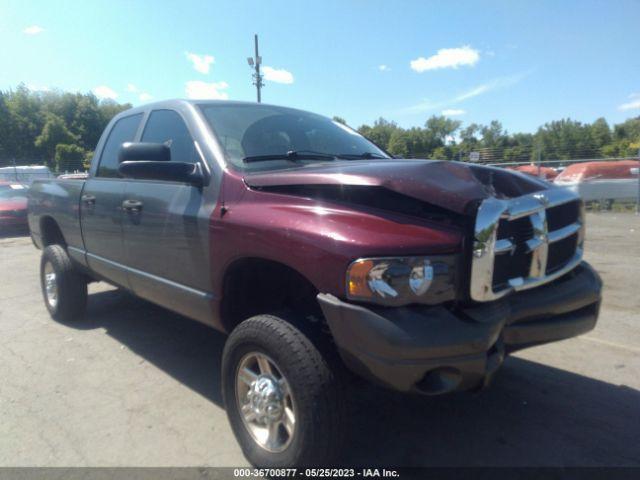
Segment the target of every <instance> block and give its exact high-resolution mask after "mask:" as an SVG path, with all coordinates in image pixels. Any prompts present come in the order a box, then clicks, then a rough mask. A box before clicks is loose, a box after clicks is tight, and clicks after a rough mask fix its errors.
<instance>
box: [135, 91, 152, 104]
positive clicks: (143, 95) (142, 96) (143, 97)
mask: <svg viewBox="0 0 640 480" xmlns="http://www.w3.org/2000/svg"><path fill="white" fill-rule="evenodd" d="M138 98H139V99H140V101H141V102H148V101H149V100H151V99H152V98H153V95H149V94H148V93H147V92H142V93H141V94H140V95H138Z"/></svg>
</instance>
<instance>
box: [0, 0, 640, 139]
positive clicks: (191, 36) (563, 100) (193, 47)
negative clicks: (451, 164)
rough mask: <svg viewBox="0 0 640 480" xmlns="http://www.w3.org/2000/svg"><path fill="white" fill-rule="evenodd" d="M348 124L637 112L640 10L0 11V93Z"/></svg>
mask: <svg viewBox="0 0 640 480" xmlns="http://www.w3.org/2000/svg"><path fill="white" fill-rule="evenodd" d="M254 33H258V34H259V35H260V50H261V54H262V56H263V64H264V66H265V67H269V68H270V70H267V72H268V75H267V79H266V87H265V89H264V91H263V101H265V102H268V103H274V104H281V105H288V106H294V107H298V108H303V109H306V110H311V111H315V112H318V113H322V114H325V115H329V116H332V115H340V116H342V117H344V118H346V119H347V121H348V122H349V124H350V125H352V126H356V127H357V126H359V125H360V124H362V123H371V122H373V120H375V119H376V118H378V117H380V116H383V117H385V118H387V119H390V120H395V121H397V122H398V123H399V124H401V125H403V126H413V125H422V124H424V122H425V120H426V119H427V118H428V117H429V116H430V115H433V114H441V113H442V112H445V114H446V115H449V116H452V117H455V118H457V119H460V120H462V121H463V122H464V123H465V124H468V123H470V122H480V123H487V122H489V121H490V120H492V119H498V120H500V121H501V122H503V124H504V126H505V127H506V128H507V129H508V130H509V131H533V130H535V128H537V127H538V126H539V125H541V124H542V123H544V122H546V121H550V120H554V119H560V118H564V117H571V118H574V119H577V120H581V121H588V122H590V121H593V120H595V119H596V118H598V117H601V116H603V117H605V118H606V119H607V120H609V121H610V122H612V123H616V122H620V121H622V120H624V119H626V118H629V117H632V116H637V115H640V53H639V51H638V45H640V43H639V40H638V38H639V37H640V2H638V1H630V0H626V1H625V0H611V1H550V2H543V1H535V2H534V1H515V0H512V1H486V2H480V1H468V2H455V1H449V2H445V1H442V2H439V1H438V2H435V1H434V2H428V1H416V2H413V1H391V0H387V1H364V0H351V1H349V0H342V1H333V0H322V1H320V0H317V1H313V2H309V1H279V0H269V1H265V0H263V1H256V2H254V1H243V0H236V1H188V0H182V1H169V0H155V1H134V0H129V1H120V0H110V1H101V0H85V1H74V2H72V1H61V0H56V1H52V0H50V1H36V0H28V1H26V0H15V1H7V0H0V45H2V46H3V48H2V49H0V65H1V66H2V68H1V69H0V89H2V90H6V89H8V88H11V87H15V86H16V85H17V84H18V83H20V82H24V83H25V84H27V85H28V86H30V87H32V88H36V89H52V88H59V89H62V90H69V91H83V92H85V91H94V92H96V93H97V94H99V95H100V96H103V97H114V98H115V100H117V101H120V102H131V103H133V104H140V103H144V102H145V101H148V100H150V99H165V98H175V97H187V96H189V95H195V96H199V97H202V96H209V97H219V98H229V99H234V100H254V99H255V89H254V87H253V86H252V85H251V78H250V74H251V72H250V69H249V66H248V65H247V61H246V58H247V57H248V56H250V55H252V53H253V34H254Z"/></svg>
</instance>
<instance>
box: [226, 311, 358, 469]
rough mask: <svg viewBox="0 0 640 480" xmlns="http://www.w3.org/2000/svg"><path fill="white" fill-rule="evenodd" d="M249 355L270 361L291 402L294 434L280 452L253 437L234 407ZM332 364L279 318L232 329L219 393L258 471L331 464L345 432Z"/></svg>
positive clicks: (252, 321) (340, 393)
mask: <svg viewBox="0 0 640 480" xmlns="http://www.w3.org/2000/svg"><path fill="white" fill-rule="evenodd" d="M253 352H258V353H260V354H264V355H266V356H268V357H270V358H271V359H273V361H274V362H275V364H276V366H277V368H278V370H279V371H280V372H281V373H282V374H283V375H284V376H285V377H286V380H287V382H288V384H289V389H290V390H291V392H292V395H293V398H294V400H295V405H296V409H295V410H296V412H295V418H296V421H295V430H294V434H293V435H292V439H291V442H290V444H289V445H288V446H287V447H286V449H285V450H284V451H282V452H278V453H274V452H270V451H268V450H266V449H265V448H263V447H262V446H261V445H259V444H258V443H257V442H256V441H255V440H254V439H253V437H252V436H251V434H250V433H249V431H248V429H247V427H246V426H245V424H244V421H243V419H242V417H241V415H242V413H241V412H240V410H239V407H238V401H237V393H236V372H237V370H238V367H239V365H240V362H241V360H242V359H243V358H244V357H245V355H248V354H251V353H253ZM329 356H330V355H329ZM331 364H332V362H330V361H328V360H327V357H325V356H323V355H322V354H321V353H320V351H319V350H318V348H316V346H314V344H313V343H312V342H311V341H310V339H309V338H308V337H307V336H305V335H304V334H303V333H302V332H301V331H300V330H298V329H297V328H296V327H294V326H293V325H292V324H291V323H289V322H287V321H285V320H283V319H282V318H279V317H276V316H272V315H258V316H256V317H252V318H249V319H248V320H245V321H244V322H242V323H241V324H240V325H238V326H237V327H236V328H235V329H234V330H233V332H232V333H231V335H230V336H229V339H228V340H227V343H226V345H225V348H224V352H223V356H222V394H223V398H224V402H225V406H226V411H227V417H228V418H229V422H230V424H231V428H232V429H233V432H234V434H235V436H236V439H237V440H238V443H239V444H240V447H241V448H242V451H243V452H244V455H245V457H246V458H247V460H249V462H251V463H252V464H253V465H256V466H260V467H301V466H327V465H332V463H331V462H333V461H335V459H336V458H337V455H338V453H339V452H340V450H341V446H342V442H343V439H344V434H345V429H346V428H347V425H346V417H347V407H346V404H345V400H346V399H345V388H344V381H343V379H342V376H341V375H340V374H339V372H337V371H336V370H335V368H334V369H332V368H330V365H331Z"/></svg>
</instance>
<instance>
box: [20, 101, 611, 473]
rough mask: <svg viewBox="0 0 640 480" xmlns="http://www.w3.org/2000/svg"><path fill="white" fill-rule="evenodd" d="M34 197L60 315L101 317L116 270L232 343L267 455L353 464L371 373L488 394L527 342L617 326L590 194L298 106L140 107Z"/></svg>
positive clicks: (386, 382)
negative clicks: (93, 305)
mask: <svg viewBox="0 0 640 480" xmlns="http://www.w3.org/2000/svg"><path fill="white" fill-rule="evenodd" d="M29 195H30V200H29V218H28V219H29V225H30V229H31V235H32V238H33V241H34V243H35V244H36V246H37V247H39V248H41V249H43V253H42V260H41V283H42V291H43V295H44V301H45V304H46V307H47V309H48V310H49V312H50V314H51V316H52V317H53V318H54V319H56V320H58V321H62V322H71V321H75V320H79V319H81V318H82V317H83V316H84V315H85V306H86V300H87V283H88V282H91V281H101V280H102V281H106V282H109V283H111V284H113V285H116V286H117V287H120V288H123V289H126V290H128V291H130V292H132V293H133V294H135V295H137V296H139V297H142V298H144V299H147V300H149V301H151V302H153V303H156V304H158V305H161V306H163V307H166V308H168V309H171V310H173V311H175V312H178V313H180V314H182V315H184V316H186V317H189V318H191V319H195V320H197V321H200V322H204V323H206V324H208V325H211V326H212V327H214V328H216V329H218V330H221V331H223V332H226V333H228V334H229V337H228V339H227V342H226V345H225V348H224V352H223V362H222V392H223V397H224V401H225V405H226V410H227V414H228V417H229V421H230V423H231V426H232V429H233V431H234V433H235V435H236V437H237V439H238V441H239V443H240V445H241V447H242V449H243V451H244V453H245V455H246V456H247V458H248V459H249V461H251V462H252V463H254V464H257V465H263V466H289V465H312V464H315V465H318V464H324V463H326V462H329V461H330V460H331V458H334V457H333V455H334V454H335V453H336V451H337V450H338V449H339V448H340V442H339V438H340V433H341V431H342V430H343V428H344V421H345V416H346V410H345V405H346V404H347V402H346V401H345V400H346V399H345V395H346V393H345V389H344V388H343V386H344V384H345V383H344V382H348V381H349V379H353V378H355V377H354V375H356V376H359V377H362V378H365V379H367V380H370V381H372V382H376V383H377V384H380V385H383V386H386V387H389V388H392V389H396V390H399V391H402V392H413V393H418V394H425V395H435V394H443V393H448V392H453V391H459V390H471V389H476V388H479V387H482V386H484V385H486V384H487V382H488V381H489V380H490V379H491V377H492V376H493V375H494V374H495V372H496V371H497V370H498V368H499V367H500V365H501V364H502V362H503V360H504V358H505V355H507V354H508V353H510V352H513V351H514V350H517V349H521V348H524V347H531V346H534V345H539V344H542V343H546V342H552V341H556V340H561V339H565V338H569V337H573V336H575V335H579V334H581V333H584V332H587V331H589V330H591V329H592V328H594V325H595V323H596V319H597V317H598V310H599V305H600V299H601V281H600V279H599V277H598V275H597V274H596V273H595V272H594V270H593V269H592V268H591V267H590V266H589V265H588V264H587V263H585V262H584V261H582V252H583V242H584V212H583V206H582V202H581V201H580V199H579V198H578V196H577V195H575V194H574V193H571V192H570V191H568V190H566V189H563V188H559V187H555V186H553V185H551V184H550V183H547V182H545V181H542V180H539V179H536V178H533V177H531V176H526V175H523V174H521V173H518V172H512V171H507V170H503V169H498V168H491V167H485V166H479V165H473V164H466V163H459V162H450V161H433V160H403V159H395V158H392V157H391V156H389V155H388V154H387V153H386V152H385V151H383V150H382V149H380V148H378V147H377V146H376V145H374V144H373V143H371V142H370V141H368V140H367V139H365V138H364V137H362V136H361V135H359V134H358V133H357V132H356V131H354V130H352V129H350V128H348V127H346V126H344V125H342V124H340V123H337V122H334V121H332V120H330V119H327V118H324V117H322V116H319V115H315V114H312V113H307V112H304V111H300V110H295V109H291V108H283V107H277V106H270V105H264V104H253V103H241V102H227V101H179V100H175V101H165V102H159V103H154V104H151V105H147V106H142V107H138V108H134V109H131V110H127V111H125V112H123V113H120V114H119V115H117V116H116V117H115V118H114V119H113V120H112V121H111V122H110V124H109V125H108V126H107V128H106V130H105V132H104V133H103V135H102V137H101V139H100V141H99V143H98V145H97V148H96V150H95V156H94V158H93V161H92V163H91V168H90V171H89V174H88V176H87V178H86V179H81V178H73V179H59V180H45V181H36V182H34V184H33V187H32V188H31V190H30V193H29Z"/></svg>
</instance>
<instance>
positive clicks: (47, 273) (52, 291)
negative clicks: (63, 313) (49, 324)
mask: <svg viewBox="0 0 640 480" xmlns="http://www.w3.org/2000/svg"><path fill="white" fill-rule="evenodd" d="M44 293H45V295H46V297H47V303H48V304H49V306H50V307H51V308H56V306H57V305H58V281H57V279H56V272H55V270H54V269H53V265H51V263H50V262H47V263H45V265H44Z"/></svg>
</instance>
